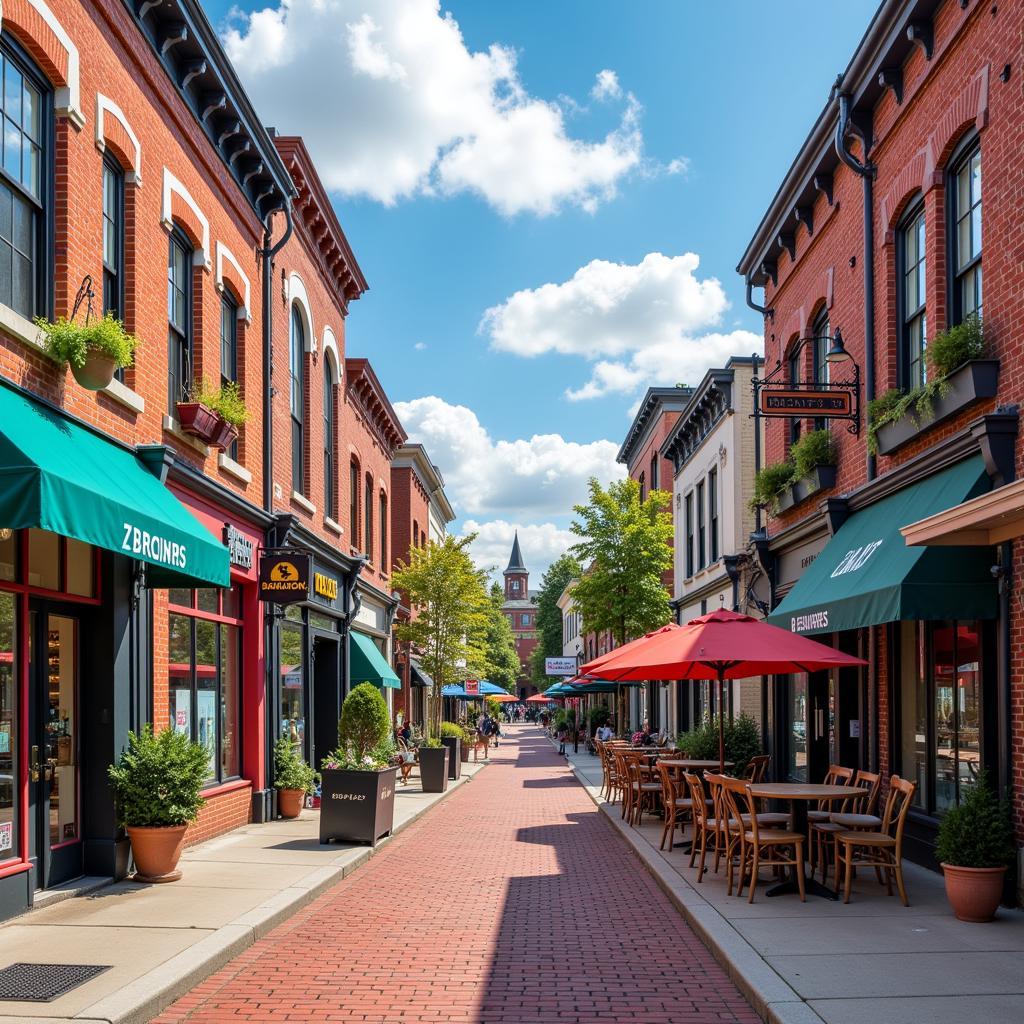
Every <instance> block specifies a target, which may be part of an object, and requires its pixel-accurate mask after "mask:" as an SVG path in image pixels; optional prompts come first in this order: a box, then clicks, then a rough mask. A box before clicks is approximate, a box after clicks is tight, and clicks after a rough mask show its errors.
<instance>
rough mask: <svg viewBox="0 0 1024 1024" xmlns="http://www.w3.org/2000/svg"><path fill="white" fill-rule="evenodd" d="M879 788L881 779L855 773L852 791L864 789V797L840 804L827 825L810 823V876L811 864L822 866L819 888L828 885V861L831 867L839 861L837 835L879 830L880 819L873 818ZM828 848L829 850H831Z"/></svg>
mask: <svg viewBox="0 0 1024 1024" xmlns="http://www.w3.org/2000/svg"><path fill="white" fill-rule="evenodd" d="M881 786H882V776H881V775H880V774H879V773H878V772H866V771H863V770H858V772H857V774H856V775H855V776H854V777H853V788H854V789H866V790H867V791H868V792H867V795H866V796H854V797H851V798H850V799H849V800H845V801H843V803H842V805H841V806H840V808H839V810H838V811H833V812H832V813H831V814H830V815H829V819H828V821H813V822H811V823H810V840H811V865H812V870H811V875H812V877H813V874H814V868H813V866H814V864H815V862H818V863H820V864H821V884H822V885H825V884H826V883H827V882H828V865H829V858H830V856H831V859H832V861H833V863H836V862H837V861H838V857H839V852H838V847H837V846H836V841H835V837H836V836H837V835H838V834H839V833H840V832H850V831H854V830H857V831H860V830H865V831H878V829H880V828H881V827H882V819H881V818H880V817H878V815H877V814H875V811H876V810H878V794H879V791H880V790H881ZM830 845H831V850H830Z"/></svg>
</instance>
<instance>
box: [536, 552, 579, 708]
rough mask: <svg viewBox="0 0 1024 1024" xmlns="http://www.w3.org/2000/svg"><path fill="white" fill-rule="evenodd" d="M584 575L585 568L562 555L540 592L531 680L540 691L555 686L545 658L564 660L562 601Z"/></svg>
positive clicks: (543, 580) (547, 576)
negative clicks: (545, 665) (563, 594)
mask: <svg viewBox="0 0 1024 1024" xmlns="http://www.w3.org/2000/svg"><path fill="white" fill-rule="evenodd" d="M582 575H583V567H582V566H581V565H580V563H579V561H578V560H577V559H576V558H574V557H573V556H572V555H571V554H565V555H562V556H561V557H560V558H557V559H555V561H554V562H552V563H551V565H549V566H548V571H547V572H546V573H544V577H543V578H542V579H541V581H540V590H538V591H537V646H536V647H535V648H534V649H533V651H532V652H531V654H530V677H531V678H532V679H533V682H534V684H535V685H536V687H537V689H538V690H544V689H547V686H548V684H549V683H550V682H551V680H550V679H548V677H547V674H546V673H545V672H544V659H545V658H560V657H561V656H562V609H561V608H559V607H558V599H559V598H560V597H561V596H562V591H563V590H565V588H566V586H567V585H568V583H569V582H570V581H571V580H578V579H579V578H580V577H581V576H582Z"/></svg>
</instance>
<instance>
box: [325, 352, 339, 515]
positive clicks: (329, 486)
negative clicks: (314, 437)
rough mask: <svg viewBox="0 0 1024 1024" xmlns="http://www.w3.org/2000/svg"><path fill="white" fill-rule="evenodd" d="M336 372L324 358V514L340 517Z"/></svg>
mask: <svg viewBox="0 0 1024 1024" xmlns="http://www.w3.org/2000/svg"><path fill="white" fill-rule="evenodd" d="M335 433H336V431H335V428H334V374H333V373H332V372H331V364H330V361H329V360H327V359H324V515H325V516H327V518H328V519H337V518H338V498H337V492H338V483H337V477H336V474H335V472H334V467H335V465H336V459H335V454H334V435H335Z"/></svg>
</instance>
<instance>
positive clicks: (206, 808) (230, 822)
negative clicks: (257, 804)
mask: <svg viewBox="0 0 1024 1024" xmlns="http://www.w3.org/2000/svg"><path fill="white" fill-rule="evenodd" d="M251 818H252V787H251V786H249V785H245V786H239V787H238V789H232V790H229V791H228V792H226V793H220V794H218V795H216V796H213V797H210V798H208V799H207V801H206V803H205V804H203V806H202V808H201V809H200V811H199V817H198V818H197V819H196V820H195V821H194V822H193V823H192V824H191V825H189V827H188V831H187V832H186V833H185V845H186V846H193V845H195V844H196V843H202V842H205V841H206V840H207V839H213V838H214V837H215V836H219V835H223V833H225V832H230V831H231V830H232V829H236V828H239V827H240V826H242V825H247V824H248V823H249V822H250V820H251Z"/></svg>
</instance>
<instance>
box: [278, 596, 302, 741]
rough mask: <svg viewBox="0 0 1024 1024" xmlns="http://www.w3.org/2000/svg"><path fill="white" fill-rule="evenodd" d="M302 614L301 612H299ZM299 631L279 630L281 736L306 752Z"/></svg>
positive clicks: (300, 633)
mask: <svg viewBox="0 0 1024 1024" xmlns="http://www.w3.org/2000/svg"><path fill="white" fill-rule="evenodd" d="M300 614H301V613H300ZM303 635H304V634H303V631H302V629H301V628H298V629H297V628H295V627H294V626H282V627H281V735H282V736H287V737H288V738H289V739H290V740H291V741H292V743H293V744H296V747H297V749H298V750H303V751H304V750H305V749H306V691H305V687H304V686H303V670H302V666H303V657H302V638H303Z"/></svg>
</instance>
